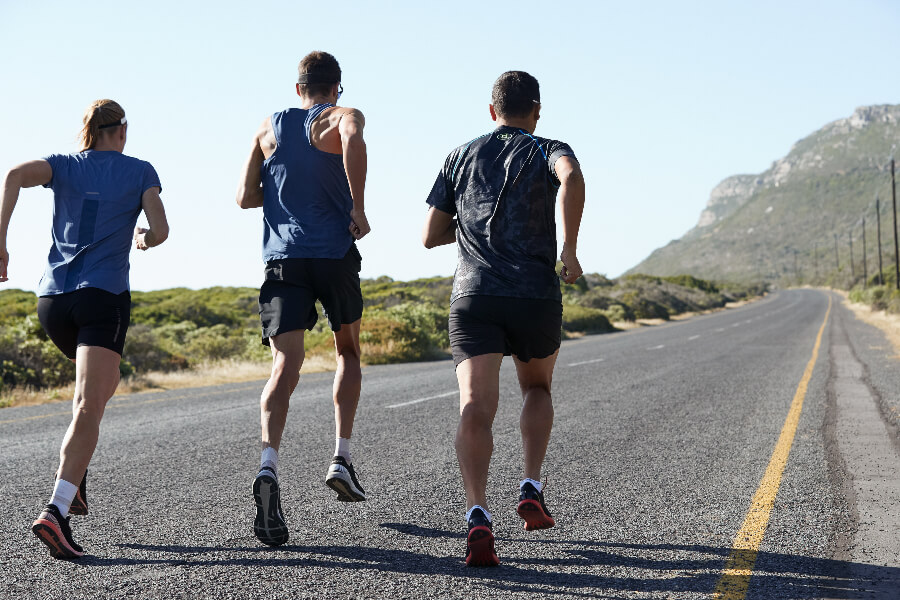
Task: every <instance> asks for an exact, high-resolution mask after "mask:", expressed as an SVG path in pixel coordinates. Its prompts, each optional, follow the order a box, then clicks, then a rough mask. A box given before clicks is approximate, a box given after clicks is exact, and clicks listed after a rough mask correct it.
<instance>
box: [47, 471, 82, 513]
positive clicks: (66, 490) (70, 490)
mask: <svg viewBox="0 0 900 600" xmlns="http://www.w3.org/2000/svg"><path fill="white" fill-rule="evenodd" d="M77 493H78V486H77V485H73V484H71V483H69V482H68V481H65V480H63V479H57V480H56V485H55V486H53V495H52V496H50V504H53V505H55V506H56V508H58V509H59V514H61V515H62V516H63V518H64V519H65V518H66V517H68V516H69V507H70V506H72V500H74V499H75V494H77Z"/></svg>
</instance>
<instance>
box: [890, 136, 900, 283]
mask: <svg viewBox="0 0 900 600" xmlns="http://www.w3.org/2000/svg"><path fill="white" fill-rule="evenodd" d="M891 202H892V204H893V206H894V287H896V288H897V289H898V290H900V249H898V245H897V188H896V186H895V185H894V151H893V149H891Z"/></svg>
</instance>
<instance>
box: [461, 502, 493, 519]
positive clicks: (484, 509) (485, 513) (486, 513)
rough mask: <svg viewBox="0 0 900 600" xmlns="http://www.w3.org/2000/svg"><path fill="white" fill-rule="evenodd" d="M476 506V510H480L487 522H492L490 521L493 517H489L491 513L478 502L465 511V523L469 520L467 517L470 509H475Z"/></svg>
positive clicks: (470, 511)
mask: <svg viewBox="0 0 900 600" xmlns="http://www.w3.org/2000/svg"><path fill="white" fill-rule="evenodd" d="M476 508H477V509H478V510H480V511H481V512H483V513H484V516H486V517H487V520H488V522H489V523H492V522H493V519H491V513H489V512H488V510H487V509H486V508H485V507H483V506H481V505H480V504H476V505H475V506H473V507H472V508H470V509H469V510H468V512H467V513H466V523H468V522H469V517H471V516H472V511H473V510H475V509H476Z"/></svg>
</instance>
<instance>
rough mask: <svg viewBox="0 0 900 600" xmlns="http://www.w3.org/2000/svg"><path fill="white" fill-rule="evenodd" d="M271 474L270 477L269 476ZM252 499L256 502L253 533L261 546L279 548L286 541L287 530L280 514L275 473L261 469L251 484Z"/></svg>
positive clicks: (265, 468)
mask: <svg viewBox="0 0 900 600" xmlns="http://www.w3.org/2000/svg"><path fill="white" fill-rule="evenodd" d="M269 473H271V475H270V474H269ZM253 499H254V500H256V519H255V520H254V521H253V533H254V534H255V535H256V537H257V538H258V539H259V541H261V542H262V543H263V544H266V545H268V546H280V545H281V544H283V543H285V542H286V541H287V540H288V528H287V525H285V523H284V516H283V514H282V512H281V493H280V492H279V490H278V480H277V479H276V478H275V471H274V470H272V469H270V468H269V467H263V468H262V469H260V471H259V475H257V476H256V480H255V481H254V482H253Z"/></svg>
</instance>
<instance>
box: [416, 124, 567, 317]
mask: <svg viewBox="0 0 900 600" xmlns="http://www.w3.org/2000/svg"><path fill="white" fill-rule="evenodd" d="M562 156H571V157H573V158H574V156H575V153H574V152H572V149H571V148H570V147H569V146H568V144H564V143H562V142H558V141H556V140H548V139H545V138H541V137H536V136H534V135H531V134H530V133H528V132H527V131H524V130H522V129H519V128H517V127H507V126H501V127H498V128H497V129H495V130H494V131H492V132H491V133H487V134H485V135H483V136H481V137H479V138H476V139H474V140H472V141H471V142H469V143H468V144H466V145H464V146H460V147H459V148H457V149H456V150H454V151H453V152H451V153H450V155H449V156H448V157H447V160H446V161H445V162H444V168H443V169H441V172H440V174H439V175H438V177H437V181H435V182H434V187H433V188H432V190H431V193H430V194H429V195H428V199H427V200H426V202H427V203H428V204H429V205H430V206H433V207H434V208H436V209H438V210H440V211H443V212H445V213H448V214H450V215H455V216H456V217H457V229H456V243H457V246H458V249H459V250H458V251H459V262H458V264H457V267H456V275H455V277H454V279H453V295H452V296H451V298H450V302H451V304H452V303H453V301H454V300H456V299H457V298H461V297H463V296H479V295H480V296H511V297H514V298H533V299H543V300H560V299H561V295H560V291H559V278H558V277H557V275H556V211H555V205H556V190H557V188H559V180H558V179H557V177H556V171H555V170H554V168H553V166H554V164H555V163H556V161H557V159H559V158H560V157H562Z"/></svg>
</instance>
